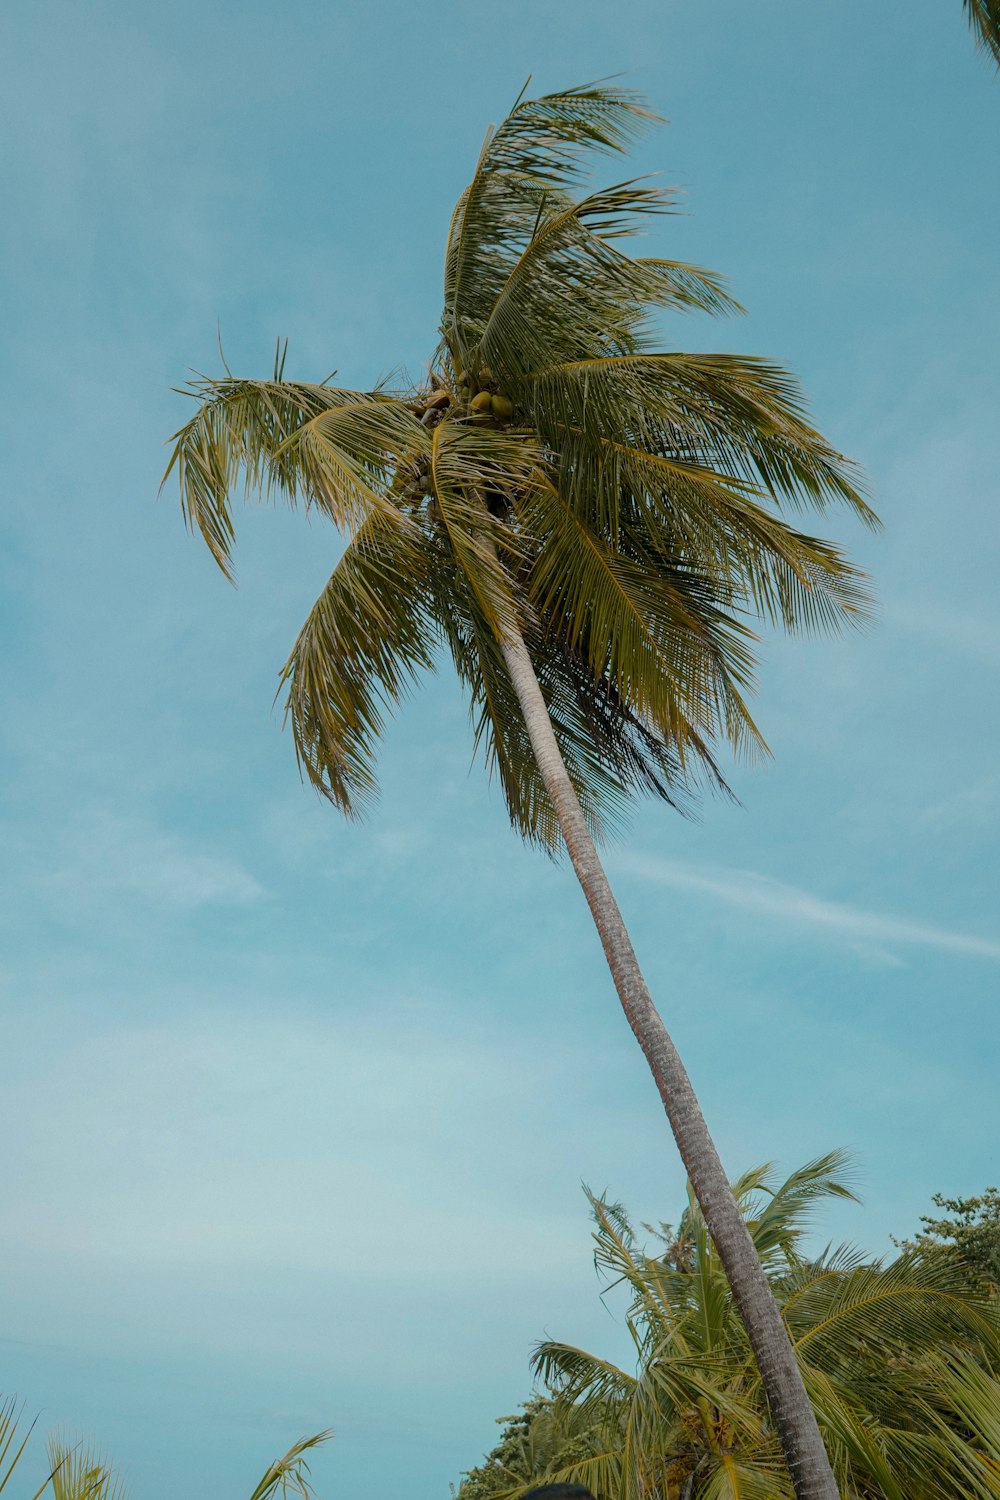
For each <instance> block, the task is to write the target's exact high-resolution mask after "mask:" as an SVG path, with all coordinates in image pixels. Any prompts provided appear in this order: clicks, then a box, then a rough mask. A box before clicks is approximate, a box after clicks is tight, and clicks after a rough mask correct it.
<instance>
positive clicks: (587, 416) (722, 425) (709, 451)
mask: <svg viewBox="0 0 1000 1500" xmlns="http://www.w3.org/2000/svg"><path fill="white" fill-rule="evenodd" d="M531 383H532V386H533V388H534V390H535V392H536V396H535V401H534V404H533V415H535V414H537V419H538V425H539V430H540V431H542V432H543V434H544V436H545V437H546V438H547V439H548V438H550V436H551V438H552V440H554V441H555V442H558V437H559V433H560V431H561V430H564V429H565V428H567V427H569V428H571V429H578V430H582V431H583V432H585V433H591V432H593V433H594V434H596V435H599V436H601V437H610V438H612V439H619V440H620V439H621V437H622V435H623V434H628V435H629V439H630V440H632V441H636V440H637V441H638V445H639V446H641V447H643V448H645V449H647V450H648V451H650V452H654V453H655V452H658V451H661V450H662V451H663V452H665V453H666V454H667V455H668V456H672V457H676V458H678V459H681V460H689V461H692V462H694V463H695V464H697V465H699V466H700V467H702V468H704V469H708V470H712V471H715V472H716V473H720V474H723V475H726V476H731V477H736V478H742V479H745V480H748V481H749V482H750V483H751V484H752V485H754V486H755V487H759V486H763V488H764V490H765V491H766V493H768V494H769V495H770V496H771V497H772V498H773V499H774V500H775V501H781V500H785V501H787V502H788V503H789V504H791V505H793V506H796V507H798V508H801V507H802V506H805V505H809V506H812V507H814V508H818V509H822V508H824V507H825V506H826V505H828V504H830V503H831V502H839V503H845V504H847V505H848V506H849V507H850V508H851V509H852V510H854V512H855V513H856V514H857V515H858V516H859V517H860V518H861V519H862V520H863V521H864V522H865V523H866V524H867V525H869V526H875V525H877V524H878V523H877V518H876V517H875V514H874V512H873V511H872V510H871V508H870V506H869V505H868V504H867V502H866V501H865V499H864V496H863V495H862V493H861V490H860V487H859V486H860V480H859V476H858V474H857V473H856V471H855V470H854V467H853V466H852V465H851V464H850V463H849V462H848V460H847V459H845V458H844V456H843V455H842V454H840V453H837V452H836V450H835V449H833V448H831V446H830V445H829V444H828V443H827V442H826V440H825V439H824V438H823V437H821V436H820V434H819V433H818V432H817V431H816V430H815V428H813V427H811V426H810V425H809V423H808V422H806V420H805V417H804V414H803V409H802V403H801V398H800V395H799V391H798V387H797V385H796V382H795V381H794V380H793V379H792V377H791V376H790V375H788V374H787V372H785V371H784V370H781V369H779V368H778V367H777V366H776V365H772V364H769V363H768V362H767V361H766V360H762V359H754V358H751V357H750V356H747V355H732V354H681V353H664V354H654V353H637V354H620V355H603V356H596V357H592V358H589V359H582V360H576V361H567V362H565V363H563V364H560V365H553V366H550V367H549V368H547V369H542V370H536V371H534V372H533V373H532V376H531Z"/></svg>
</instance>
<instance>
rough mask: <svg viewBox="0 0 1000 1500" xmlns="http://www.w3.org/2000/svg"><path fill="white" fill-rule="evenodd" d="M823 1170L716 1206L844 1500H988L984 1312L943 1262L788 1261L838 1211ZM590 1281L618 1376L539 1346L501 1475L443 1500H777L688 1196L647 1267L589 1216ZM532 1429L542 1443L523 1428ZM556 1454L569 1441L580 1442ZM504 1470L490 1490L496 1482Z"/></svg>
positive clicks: (836, 1184) (628, 1240)
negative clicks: (541, 1391) (534, 1389)
mask: <svg viewBox="0 0 1000 1500" xmlns="http://www.w3.org/2000/svg"><path fill="white" fill-rule="evenodd" d="M842 1168H843V1159H842V1157H841V1156H840V1155H839V1154H838V1153H832V1154H831V1155H829V1156H826V1157H823V1158H821V1159H820V1160H818V1161H814V1162H810V1163H808V1164H807V1165H806V1166H804V1167H802V1168H801V1169H800V1170H799V1171H797V1172H795V1173H793V1174H792V1175H791V1176H790V1177H789V1178H788V1179H787V1180H786V1181H785V1182H783V1183H781V1184H776V1183H775V1180H774V1177H773V1173H772V1171H771V1169H770V1168H761V1169H758V1170H756V1171H753V1172H749V1173H747V1174H746V1175H745V1176H744V1177H743V1178H741V1179H740V1181H739V1182H737V1183H735V1184H734V1187H733V1192H734V1194H735V1196H736V1199H737V1202H738V1203H739V1204H740V1206H741V1208H742V1210H743V1213H744V1216H745V1218H746V1220H747V1223H748V1226H749V1230H750V1234H751V1237H752V1239H753V1242H754V1245H755V1247H756V1249H757V1252H758V1255H759V1256H760V1259H761V1261H762V1263H763V1264H764V1266H765V1268H766V1271H767V1275H768V1278H769V1280H770V1282H771V1285H772V1287H773V1289H774V1292H775V1296H776V1298H777V1300H778V1302H779V1303H780V1305H781V1308H782V1311H783V1314H784V1317H785V1321H786V1323H787V1326H788V1328H789V1331H790V1333H791V1335H792V1339H793V1341H794V1345H795V1351H796V1356H797V1358H798V1361H799V1364H800V1367H801V1369H802V1372H803V1375H804V1378H805V1381H806V1385H807V1387H808V1390H809V1392H810V1395H811V1397H812V1401H813V1404H814V1406H815V1409H816V1412H817V1415H818V1418H819V1423H820V1427H821V1430H822V1432H823V1436H824V1438H825V1440H826V1444H827V1447H828V1449H829V1452H830V1454H831V1457H832V1460H833V1466H834V1470H835V1473H836V1477H837V1482H838V1485H839V1488H840V1493H841V1494H842V1496H844V1497H845V1500H902V1497H904V1496H905V1497H906V1500H987V1497H990V1500H996V1497H997V1496H1000V1417H998V1414H1000V1309H998V1307H997V1304H996V1303H995V1302H991V1299H990V1298H989V1296H988V1294H987V1292H986V1291H985V1289H982V1288H980V1289H976V1288H974V1287H973V1286H972V1285H971V1284H970V1282H969V1279H968V1276H967V1275H966V1274H965V1273H964V1272H963V1269H962V1267H961V1266H960V1265H958V1264H957V1262H956V1259H955V1257H954V1256H952V1255H949V1254H948V1253H947V1252H945V1251H942V1250H940V1249H934V1248H931V1249H929V1250H923V1251H919V1250H918V1251H916V1252H913V1251H907V1252H904V1253H903V1254H902V1255H900V1256H899V1257H898V1258H897V1259H895V1260H893V1261H891V1262H890V1263H889V1264H880V1263H873V1262H871V1261H870V1260H868V1259H867V1258H866V1257H864V1256H862V1255H859V1254H858V1252H856V1251H854V1250H852V1249H850V1248H848V1247H842V1248H840V1249H837V1250H829V1249H828V1250H827V1251H825V1252H824V1253H823V1254H822V1255H820V1256H819V1257H818V1258H813V1257H812V1256H809V1255H807V1254H805V1252H804V1247H803V1244H802V1241H803V1234H804V1231H805V1229H806V1227H807V1221H808V1217H809V1215H810V1213H811V1211H812V1210H813V1209H814V1208H815V1207H816V1206H817V1204H819V1203H820V1202H821V1201H822V1200H823V1199H824V1198H826V1197H827V1196H829V1195H830V1194H836V1195H840V1196H842V1195H844V1194H845V1193H846V1191H847V1189H846V1187H845V1185H844V1181H843V1175H842ZM591 1205H592V1209H593V1215H594V1220H595V1224H596V1229H595V1233H594V1242H595V1261H596V1264H597V1266H598V1269H599V1270H600V1272H601V1273H602V1276H603V1278H604V1280H605V1282H606V1283H607V1284H608V1287H609V1288H612V1287H616V1286H617V1287H623V1288H624V1290H625V1294H626V1295H627V1297H628V1304H629V1305H628V1312H627V1315H626V1322H627V1327H628V1331H629V1333H630V1335H631V1337H632V1341H633V1343H634V1347H635V1351H636V1357H635V1368H634V1370H628V1369H622V1368H620V1367H619V1366H617V1365H615V1364H613V1363H611V1362H610V1361H608V1360H606V1359H602V1358H600V1357H598V1356H596V1355H592V1354H589V1353H586V1352H585V1351H584V1350H582V1349H578V1348H574V1347H572V1346H571V1345H567V1344H562V1343H556V1342H552V1341H549V1342H546V1343H543V1344H541V1345H540V1346H539V1348H538V1351H537V1353H536V1355H535V1360H534V1364H535V1368H536V1371H537V1372H538V1373H539V1374H540V1375H541V1376H542V1378H543V1380H544V1381H545V1383H546V1385H547V1386H548V1389H549V1390H550V1392H552V1393H554V1396H555V1399H554V1400H553V1399H552V1398H551V1397H550V1398H549V1399H548V1400H547V1401H545V1400H543V1401H538V1400H536V1402H535V1404H534V1405H533V1406H532V1407H530V1408H529V1413H530V1418H531V1420H529V1421H528V1422H527V1424H526V1430H525V1431H524V1432H523V1433H521V1434H519V1441H518V1443H517V1444H516V1446H514V1445H509V1447H510V1451H509V1453H508V1455H507V1463H506V1465H505V1466H502V1465H491V1464H489V1463H488V1464H487V1465H484V1466H483V1467H482V1468H481V1469H479V1470H476V1471H474V1472H473V1476H472V1483H471V1485H470V1484H469V1481H467V1482H466V1485H463V1487H462V1489H461V1490H460V1491H459V1500H515V1497H516V1496H517V1495H519V1494H520V1493H523V1491H524V1490H526V1489H528V1488H529V1487H531V1486H532V1485H537V1484H539V1483H543V1482H549V1481H557V1480H565V1481H575V1482H578V1483H583V1484H586V1485H587V1486H588V1487H589V1488H590V1489H592V1490H593V1491H594V1492H595V1493H596V1494H599V1495H600V1494H604V1495H614V1496H616V1497H619V1500H676V1497H683V1500H716V1497H720V1500H721V1497H723V1496H727V1497H728V1496H732V1497H736V1496H744V1497H749V1500H756V1497H766V1500H781V1497H784V1496H788V1495H789V1494H790V1487H789V1483H788V1476H787V1474H786V1473H785V1471H784V1466H783V1464H782V1458H781V1452H780V1449H779V1446H778V1443H777V1441H776V1438H775V1433H774V1428H773V1425H772V1423H771V1421H770V1418H769V1414H768V1410H767V1405H766V1403H765V1402H764V1400H763V1399H762V1391H761V1383H760V1380H759V1378H758V1376H757V1373H756V1371H755V1369H754V1365H753V1358H752V1354H751V1351H750V1349H749V1347H748V1344H747V1338H746V1333H745V1330H744V1328H743V1325H742V1323H741V1322H740V1320H739V1319H738V1318H737V1317H736V1315H735V1312H734V1308H733V1300H732V1297H731V1296H730V1295H729V1289H728V1287H727V1285H726V1281H725V1277H724V1275H723V1273H722V1269H721V1267H720V1265H719V1261H718V1257H717V1255H716V1253H715V1250H714V1248H713V1245H712V1242H711V1239H710V1237H709V1235H708V1233H707V1231H706V1225H705V1221H704V1216H703V1215H702V1213H701V1211H700V1208H699V1206H698V1203H697V1200H696V1199H695V1197H694V1195H693V1194H691V1195H690V1196H689V1203H688V1207H687V1210H686V1212H685V1214H684V1216H683V1218H682V1220H681V1223H680V1227H679V1229H678V1231H677V1232H676V1233H673V1232H671V1230H670V1228H669V1226H663V1233H662V1235H661V1241H662V1242H661V1244H660V1246H659V1248H658V1249H657V1250H655V1251H654V1253H652V1254H647V1253H645V1252H644V1251H643V1250H642V1249H641V1248H640V1247H639V1244H638V1242H637V1240H636V1236H635V1233H634V1231H633V1228H632V1225H631V1224H630V1222H629V1218H628V1215H627V1214H626V1212H625V1211H624V1209H623V1208H622V1207H621V1206H620V1205H618V1204H612V1203H608V1202H607V1201H605V1200H604V1199H595V1198H593V1197H592V1198H591ZM536 1422H537V1423H538V1424H539V1426H540V1429H541V1432H540V1440H539V1441H536V1440H535V1439H534V1434H533V1433H532V1430H531V1429H532V1427H533V1425H534V1424H535V1423H536ZM573 1434H581V1435H585V1438H586V1442H585V1443H582V1442H581V1440H580V1438H577V1440H576V1451H574V1448H573V1444H572V1441H571V1439H572V1436H573ZM505 1467H506V1470H507V1472H506V1473H505V1472H504V1468H505Z"/></svg>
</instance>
